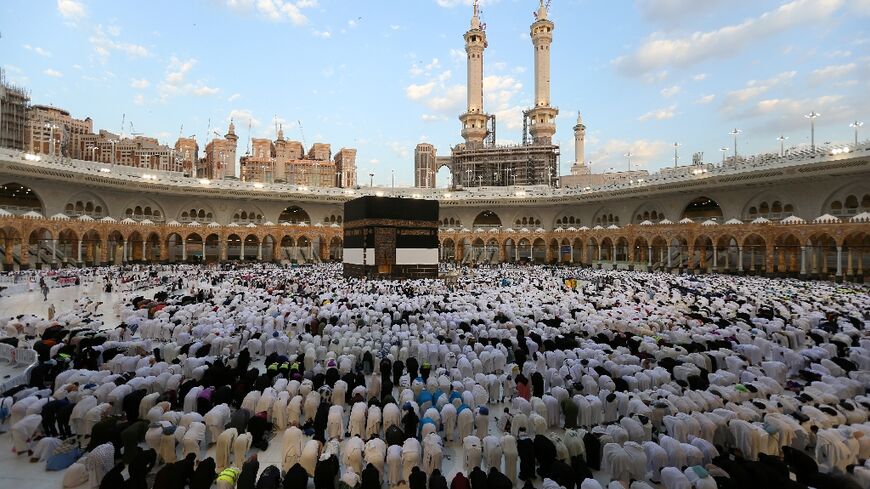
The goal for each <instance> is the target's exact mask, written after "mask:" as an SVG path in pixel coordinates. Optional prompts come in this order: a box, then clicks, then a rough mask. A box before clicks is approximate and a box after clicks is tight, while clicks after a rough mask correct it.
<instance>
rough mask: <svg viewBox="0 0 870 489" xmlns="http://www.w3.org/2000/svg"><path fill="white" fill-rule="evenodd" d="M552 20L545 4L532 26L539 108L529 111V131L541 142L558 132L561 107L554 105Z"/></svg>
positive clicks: (537, 106) (534, 140)
mask: <svg viewBox="0 0 870 489" xmlns="http://www.w3.org/2000/svg"><path fill="white" fill-rule="evenodd" d="M553 28H554V24H553V22H552V21H550V20H549V19H547V6H546V5H544V0H541V6H540V8H538V12H537V13H536V14H535V22H534V23H532V26H531V33H530V35H531V38H532V45H533V46H534V47H535V107H534V108H532V109H531V110H529V111H528V112H527V114H528V116H529V119H530V120H531V125H530V128H529V132H530V133H531V135H532V141H533V142H534V143H537V144H551V141H552V138H553V134H555V133H556V115H558V114H559V109H556V108H554V107H550V44H552V43H553Z"/></svg>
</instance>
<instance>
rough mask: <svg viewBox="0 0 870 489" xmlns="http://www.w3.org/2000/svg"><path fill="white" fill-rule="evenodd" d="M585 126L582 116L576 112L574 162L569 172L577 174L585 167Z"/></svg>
mask: <svg viewBox="0 0 870 489" xmlns="http://www.w3.org/2000/svg"><path fill="white" fill-rule="evenodd" d="M585 152H586V126H585V125H583V117H581V116H580V112H577V124H576V125H574V164H573V165H572V166H571V173H572V174H574V175H577V174H578V173H580V172H582V171H583V169H584V168H585V167H586V155H585Z"/></svg>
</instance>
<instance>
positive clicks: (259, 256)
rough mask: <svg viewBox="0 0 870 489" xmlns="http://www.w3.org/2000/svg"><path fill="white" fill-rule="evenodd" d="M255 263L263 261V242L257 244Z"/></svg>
mask: <svg viewBox="0 0 870 489" xmlns="http://www.w3.org/2000/svg"><path fill="white" fill-rule="evenodd" d="M257 261H263V241H262V240H261V241H260V242H259V243H257Z"/></svg>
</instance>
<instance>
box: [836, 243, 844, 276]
mask: <svg viewBox="0 0 870 489" xmlns="http://www.w3.org/2000/svg"><path fill="white" fill-rule="evenodd" d="M837 276H838V277H842V276H843V247H842V246H837Z"/></svg>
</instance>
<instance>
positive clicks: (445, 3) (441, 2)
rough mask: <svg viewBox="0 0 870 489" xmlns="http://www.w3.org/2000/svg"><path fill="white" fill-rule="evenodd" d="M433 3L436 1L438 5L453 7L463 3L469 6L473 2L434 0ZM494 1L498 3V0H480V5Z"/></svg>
mask: <svg viewBox="0 0 870 489" xmlns="http://www.w3.org/2000/svg"><path fill="white" fill-rule="evenodd" d="M435 3H437V4H438V6H439V7H445V8H453V7H455V6H457V5H465V6H468V7H470V6H471V5H472V4H474V0H435ZM494 3H498V0H480V6H481V7H484V6H487V5H492V4H494Z"/></svg>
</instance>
